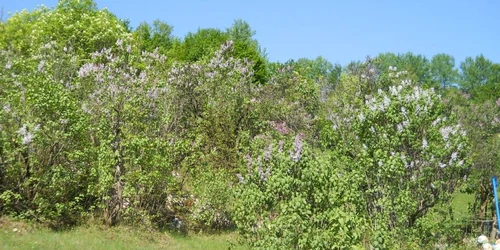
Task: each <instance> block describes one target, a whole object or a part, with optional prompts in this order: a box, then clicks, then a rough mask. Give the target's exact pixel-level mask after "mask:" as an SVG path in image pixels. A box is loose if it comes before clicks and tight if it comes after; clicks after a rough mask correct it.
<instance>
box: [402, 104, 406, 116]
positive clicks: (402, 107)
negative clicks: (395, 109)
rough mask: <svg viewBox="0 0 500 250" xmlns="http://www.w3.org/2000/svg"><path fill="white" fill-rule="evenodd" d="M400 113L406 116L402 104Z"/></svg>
mask: <svg viewBox="0 0 500 250" xmlns="http://www.w3.org/2000/svg"><path fill="white" fill-rule="evenodd" d="M401 113H402V114H403V115H404V116H406V108H405V107H404V106H402V107H401Z"/></svg>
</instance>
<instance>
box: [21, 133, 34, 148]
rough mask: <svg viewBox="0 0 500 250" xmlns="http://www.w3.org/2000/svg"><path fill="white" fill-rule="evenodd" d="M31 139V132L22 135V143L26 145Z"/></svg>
mask: <svg viewBox="0 0 500 250" xmlns="http://www.w3.org/2000/svg"><path fill="white" fill-rule="evenodd" d="M31 141H33V134H32V133H31V132H27V133H26V134H25V135H24V136H23V144H24V145H28V144H30V143H31Z"/></svg>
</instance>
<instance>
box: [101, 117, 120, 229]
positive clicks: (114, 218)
mask: <svg viewBox="0 0 500 250" xmlns="http://www.w3.org/2000/svg"><path fill="white" fill-rule="evenodd" d="M115 111H116V114H117V120H116V123H115V125H114V126H113V135H114V139H113V145H112V147H113V152H114V153H115V155H116V156H115V160H116V164H115V176H114V182H115V183H114V185H113V187H111V189H110V191H109V196H110V199H109V201H108V204H107V206H106V209H105V211H104V214H105V215H104V216H105V223H106V225H108V226H114V225H116V224H117V223H118V222H119V221H120V215H121V209H122V207H123V196H122V194H123V186H124V184H123V181H122V178H121V177H122V176H123V171H124V169H123V152H122V149H121V115H120V112H119V111H118V110H116V109H115Z"/></svg>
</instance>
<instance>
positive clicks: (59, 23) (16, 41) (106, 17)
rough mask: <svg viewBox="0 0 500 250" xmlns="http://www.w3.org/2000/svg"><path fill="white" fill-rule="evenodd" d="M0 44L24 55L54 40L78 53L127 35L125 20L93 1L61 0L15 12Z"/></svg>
mask: <svg viewBox="0 0 500 250" xmlns="http://www.w3.org/2000/svg"><path fill="white" fill-rule="evenodd" d="M2 26H3V27H2V29H3V30H4V32H2V35H1V37H0V41H1V42H0V44H1V45H2V47H3V48H4V49H13V50H15V51H16V52H19V53H21V54H23V55H33V54H34V53H36V50H37V49H38V48H39V47H41V46H42V45H44V44H46V43H48V42H51V41H55V42H56V44H57V45H58V46H59V47H61V48H62V47H67V48H70V47H71V48H74V50H75V51H76V53H77V54H78V55H79V56H87V57H88V56H89V55H90V53H92V52H94V51H97V50H100V49H102V48H105V47H110V46H111V45H113V44H114V43H115V42H116V40H117V39H118V38H120V37H123V36H124V35H125V32H126V31H125V27H124V25H123V23H122V22H121V21H120V20H118V18H116V16H114V15H113V14H112V13H110V12H109V11H107V10H98V9H97V6H96V4H95V2H94V1H92V0H83V1H78V0H61V1H59V3H58V5H57V7H56V8H54V9H48V8H46V7H40V8H38V9H36V10H34V11H33V12H27V11H22V12H19V13H16V14H14V15H13V16H12V17H10V18H9V19H8V20H7V22H5V23H4V24H2Z"/></svg>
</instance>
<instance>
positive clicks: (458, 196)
mask: <svg viewBox="0 0 500 250" xmlns="http://www.w3.org/2000/svg"><path fill="white" fill-rule="evenodd" d="M472 202H474V195H473V194H466V193H462V192H455V193H454V194H453V200H452V207H453V215H454V217H455V218H457V219H462V218H470V216H471V214H470V211H469V203H472Z"/></svg>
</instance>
